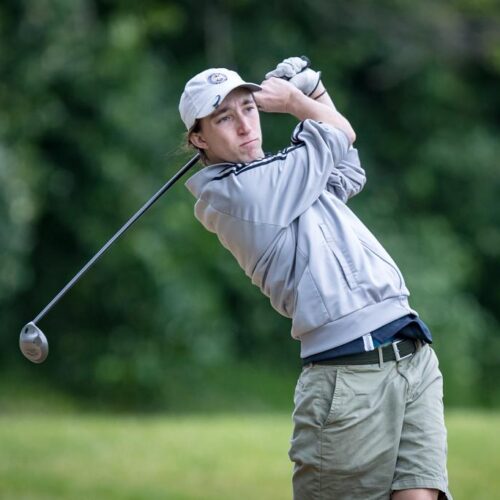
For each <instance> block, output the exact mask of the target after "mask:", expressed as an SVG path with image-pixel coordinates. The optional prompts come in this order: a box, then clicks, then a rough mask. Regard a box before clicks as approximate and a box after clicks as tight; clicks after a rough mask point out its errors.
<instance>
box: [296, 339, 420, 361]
mask: <svg viewBox="0 0 500 500" xmlns="http://www.w3.org/2000/svg"><path fill="white" fill-rule="evenodd" d="M418 345H419V341H418V340H411V339H402V340H396V341H395V342H393V343H392V344H388V345H386V346H384V347H379V348H378V349H375V350H374V351H368V352H360V353H359V354H349V355H348V356H339V357H338V358H332V359H325V360H324V361H313V363H312V364H313V365H371V364H379V365H381V364H382V363H383V362H384V361H401V360H403V359H406V358H409V357H411V356H413V354H414V353H415V352H416V350H417V349H418ZM306 366H307V365H306Z"/></svg>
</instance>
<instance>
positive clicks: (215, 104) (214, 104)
mask: <svg viewBox="0 0 500 500" xmlns="http://www.w3.org/2000/svg"><path fill="white" fill-rule="evenodd" d="M219 104H220V95H217V96H216V97H215V101H214V103H213V104H212V106H213V107H214V108H215V109H217V108H218V107H219Z"/></svg>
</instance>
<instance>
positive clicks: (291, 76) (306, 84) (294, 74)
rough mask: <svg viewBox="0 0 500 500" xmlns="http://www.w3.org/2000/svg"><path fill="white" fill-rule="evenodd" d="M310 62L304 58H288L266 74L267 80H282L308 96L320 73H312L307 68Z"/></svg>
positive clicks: (317, 81)
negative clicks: (273, 78)
mask: <svg viewBox="0 0 500 500" xmlns="http://www.w3.org/2000/svg"><path fill="white" fill-rule="evenodd" d="M310 64H311V61H309V59H308V58H307V57H306V56H302V57H289V58H287V59H284V60H283V61H282V62H280V63H279V64H278V65H277V66H276V68H275V69H273V70H272V71H270V72H269V73H267V74H266V80H267V79H268V78H272V77H275V78H283V79H284V80H288V81H289V82H290V83H291V84H293V85H294V86H295V87H297V88H298V89H299V90H300V91H301V92H302V93H303V94H305V95H307V96H310V95H311V94H312V93H313V92H314V90H315V89H316V87H317V86H318V84H319V81H320V80H321V71H314V70H312V69H311V68H310V67H309V66H310Z"/></svg>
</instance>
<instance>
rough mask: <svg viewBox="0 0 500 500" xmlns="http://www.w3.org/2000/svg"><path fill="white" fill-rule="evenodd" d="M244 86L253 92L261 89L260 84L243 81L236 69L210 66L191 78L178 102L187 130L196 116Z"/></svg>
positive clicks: (203, 113)
mask: <svg viewBox="0 0 500 500" xmlns="http://www.w3.org/2000/svg"><path fill="white" fill-rule="evenodd" d="M238 87H244V88H247V89H249V90H251V91H253V92H255V91H257V90H262V87H261V86H260V85H257V84H255V83H249V82H245V81H244V80H242V79H241V77H240V75H238V73H236V71H231V70H230V69H226V68H210V69H207V70H205V71H202V72H201V73H198V74H197V75H196V76H194V77H193V78H191V80H189V81H188V82H187V83H186V86H185V87H184V92H183V93H182V95H181V100H180V102H179V113H180V114H181V118H182V121H183V122H184V124H185V125H186V128H187V129H188V130H189V129H190V128H191V127H192V126H193V125H194V123H195V121H196V120H197V119H198V118H204V117H205V116H208V115H209V114H210V113H212V112H213V111H215V110H216V109H217V108H218V106H219V104H220V103H221V102H222V101H223V100H224V98H225V97H226V96H227V95H228V94H229V92H231V91H232V90H234V89H236V88H238Z"/></svg>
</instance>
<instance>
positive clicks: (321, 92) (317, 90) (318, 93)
mask: <svg viewBox="0 0 500 500" xmlns="http://www.w3.org/2000/svg"><path fill="white" fill-rule="evenodd" d="M325 92H326V88H325V86H324V85H323V82H322V81H321V80H320V81H319V82H318V85H317V86H316V88H315V89H314V90H313V92H312V93H311V95H310V96H309V97H310V98H311V99H314V100H316V99H318V98H319V97H321V96H322V95H324V94H325Z"/></svg>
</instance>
